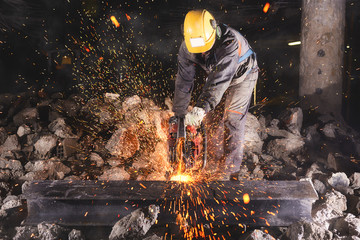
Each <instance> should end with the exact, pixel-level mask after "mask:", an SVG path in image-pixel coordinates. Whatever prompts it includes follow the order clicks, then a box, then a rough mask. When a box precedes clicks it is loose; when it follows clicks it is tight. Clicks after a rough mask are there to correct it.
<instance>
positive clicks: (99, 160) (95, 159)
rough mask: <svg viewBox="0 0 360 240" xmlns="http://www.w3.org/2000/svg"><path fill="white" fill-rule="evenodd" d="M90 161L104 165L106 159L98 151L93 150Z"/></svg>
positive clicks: (98, 165) (100, 165) (99, 165)
mask: <svg viewBox="0 0 360 240" xmlns="http://www.w3.org/2000/svg"><path fill="white" fill-rule="evenodd" d="M90 161H92V162H95V163H96V166H97V167H102V166H104V160H103V159H102V157H100V155H99V154H97V153H94V152H92V153H91V154H90Z"/></svg>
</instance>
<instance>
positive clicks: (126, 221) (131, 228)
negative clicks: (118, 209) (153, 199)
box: [109, 205, 160, 240]
mask: <svg viewBox="0 0 360 240" xmlns="http://www.w3.org/2000/svg"><path fill="white" fill-rule="evenodd" d="M159 212H160V208H159V207H158V206H156V205H150V206H149V207H146V208H139V209H137V210H135V211H134V212H132V213H131V214H129V215H127V216H125V217H123V218H122V219H120V220H119V221H118V222H116V223H115V225H114V226H113V228H112V231H111V233H110V236H109V240H120V239H124V240H125V239H142V238H143V237H144V236H145V234H146V233H147V232H148V231H149V229H150V228H151V226H152V225H154V223H155V221H156V220H157V217H158V214H159Z"/></svg>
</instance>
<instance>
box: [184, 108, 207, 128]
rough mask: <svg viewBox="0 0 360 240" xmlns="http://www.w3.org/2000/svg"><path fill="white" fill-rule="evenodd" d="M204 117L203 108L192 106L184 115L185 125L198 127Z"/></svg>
mask: <svg viewBox="0 0 360 240" xmlns="http://www.w3.org/2000/svg"><path fill="white" fill-rule="evenodd" d="M204 117H205V110H204V109H202V108H199V107H194V108H193V109H192V110H191V111H190V112H188V113H187V114H186V115H185V120H184V123H185V126H187V125H191V126H195V127H199V126H200V124H201V121H202V120H203V118H204Z"/></svg>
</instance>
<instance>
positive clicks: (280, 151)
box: [267, 137, 305, 159]
mask: <svg viewBox="0 0 360 240" xmlns="http://www.w3.org/2000/svg"><path fill="white" fill-rule="evenodd" d="M304 144H305V142H304V141H303V140H302V139H301V138H300V137H294V138H281V139H274V140H271V141H270V142H269V143H268V146H267V152H268V153H269V154H270V155H272V156H273V157H275V158H278V159H279V158H281V157H287V156H289V154H290V153H297V152H298V151H300V150H301V149H302V148H303V146H304Z"/></svg>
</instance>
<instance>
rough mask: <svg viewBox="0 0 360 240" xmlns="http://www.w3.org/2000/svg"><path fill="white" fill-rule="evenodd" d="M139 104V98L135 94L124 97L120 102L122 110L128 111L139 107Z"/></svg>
mask: <svg viewBox="0 0 360 240" xmlns="http://www.w3.org/2000/svg"><path fill="white" fill-rule="evenodd" d="M140 104H141V98H140V97H139V96H137V95H134V96H132V97H128V98H126V99H125V101H124V102H123V103H122V108H123V110H124V111H129V110H133V109H135V108H139V107H140Z"/></svg>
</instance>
